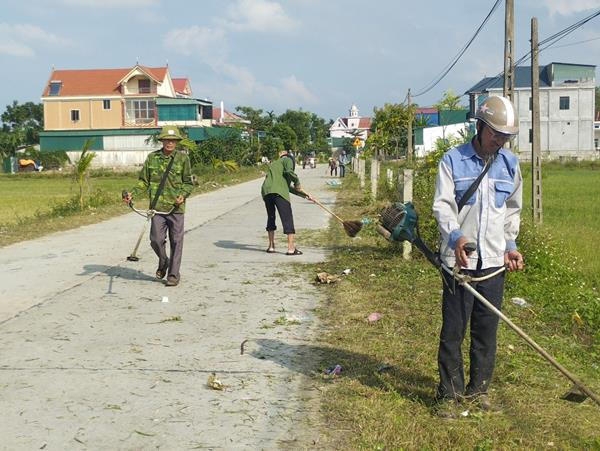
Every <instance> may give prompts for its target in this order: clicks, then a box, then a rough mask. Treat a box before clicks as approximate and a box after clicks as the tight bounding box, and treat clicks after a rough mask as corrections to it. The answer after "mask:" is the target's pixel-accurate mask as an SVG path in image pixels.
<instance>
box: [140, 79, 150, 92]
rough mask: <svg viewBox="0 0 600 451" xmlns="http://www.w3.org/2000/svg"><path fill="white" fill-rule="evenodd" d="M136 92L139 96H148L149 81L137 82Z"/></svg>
mask: <svg viewBox="0 0 600 451" xmlns="http://www.w3.org/2000/svg"><path fill="white" fill-rule="evenodd" d="M138 92H139V93H140V94H150V80H148V79H144V80H138Z"/></svg>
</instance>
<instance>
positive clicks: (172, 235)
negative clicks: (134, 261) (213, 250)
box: [150, 213, 184, 279]
mask: <svg viewBox="0 0 600 451" xmlns="http://www.w3.org/2000/svg"><path fill="white" fill-rule="evenodd" d="M167 232H168V234H169V248H170V251H171V252H170V256H167V249H166V244H167ZM183 233H184V227H183V214H181V213H171V214H169V215H155V216H154V217H152V223H151V225H150V245H151V246H152V249H154V253H155V254H156V255H157V256H158V266H159V267H160V266H162V265H164V263H165V262H166V260H167V257H169V259H170V263H169V271H168V273H167V275H169V276H175V277H177V279H179V267H180V266H181V256H182V254H183Z"/></svg>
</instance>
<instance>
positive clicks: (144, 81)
mask: <svg viewBox="0 0 600 451" xmlns="http://www.w3.org/2000/svg"><path fill="white" fill-rule="evenodd" d="M42 104H43V107H44V131H43V132H41V133H40V150H41V151H42V152H44V151H55V150H63V151H66V152H67V153H68V154H69V156H70V157H76V156H77V154H78V153H79V152H81V149H82V148H83V146H84V144H85V142H86V141H88V140H91V141H92V145H91V148H90V150H93V151H96V153H97V155H98V156H99V158H98V157H97V158H95V159H94V164H95V165H102V166H131V165H139V164H142V163H143V161H144V159H145V157H146V155H147V154H148V153H149V152H150V151H152V150H154V149H155V148H156V146H157V145H156V144H153V143H152V141H151V140H148V138H149V137H150V136H151V135H154V134H156V133H157V132H158V131H159V130H160V128H161V127H162V126H164V125H177V126H179V127H180V128H182V129H183V130H184V132H185V133H186V134H187V136H188V137H189V138H190V139H193V140H195V141H201V140H203V139H206V138H207V137H208V136H214V134H215V132H216V130H215V131H211V130H208V129H209V128H212V127H211V126H212V119H213V111H212V109H213V107H212V102H210V101H208V100H202V99H194V98H193V97H192V89H191V85H190V82H189V80H188V79H187V78H172V77H171V74H170V71H169V67H168V66H164V67H147V66H142V65H139V64H136V65H135V66H134V67H131V68H122V69H76V70H71V69H54V70H53V71H52V73H51V74H50V77H49V79H48V82H47V84H46V86H45V87H44V91H43V93H42ZM71 159H72V160H73V158H71Z"/></svg>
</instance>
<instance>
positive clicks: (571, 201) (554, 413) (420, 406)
mask: <svg viewBox="0 0 600 451" xmlns="http://www.w3.org/2000/svg"><path fill="white" fill-rule="evenodd" d="M599 175H600V172H597V171H594V170H593V169H589V168H576V169H570V168H562V167H558V166H557V167H549V168H548V169H547V170H545V171H544V180H543V183H544V226H543V227H544V229H546V228H548V230H550V231H551V232H552V234H553V235H555V236H557V237H560V238H561V239H564V242H562V241H560V240H557V241H552V240H549V239H548V240H547V239H546V237H545V235H546V234H547V233H548V232H543V231H541V230H540V229H539V228H537V229H536V230H531V229H532V226H531V224H527V221H524V222H525V224H524V228H525V231H524V234H525V235H526V239H525V240H526V241H528V242H527V243H526V244H524V247H525V248H526V249H530V248H531V249H535V248H544V252H542V251H541V250H540V252H541V253H542V254H543V257H544V258H541V257H539V256H537V255H533V254H534V252H533V251H532V252H531V255H529V257H528V254H527V253H526V254H525V258H526V261H527V260H528V259H529V263H530V266H529V267H528V269H527V270H526V271H525V272H524V273H522V274H521V275H520V276H519V279H516V276H514V275H512V274H511V275H509V276H508V282H507V293H506V301H505V303H504V307H503V310H504V313H505V314H506V315H507V316H508V317H509V318H511V319H512V320H513V321H514V322H515V323H516V324H517V325H519V326H520V327H522V328H523V329H524V330H525V331H526V333H527V334H528V335H530V336H531V337H532V338H533V339H534V340H535V341H536V342H537V343H538V344H539V345H540V346H542V347H543V348H544V349H545V350H546V351H547V352H549V353H550V355H552V356H553V357H554V358H556V359H557V360H558V361H559V362H561V363H562V364H563V365H564V366H565V367H567V368H568V369H569V370H570V371H571V372H573V373H574V374H576V375H578V377H580V378H581V379H582V380H583V381H584V382H585V383H586V385H587V386H588V387H589V388H591V389H592V390H593V391H595V392H596V393H600V344H599V343H598V339H597V338H595V336H594V331H593V330H589V328H588V329H585V330H583V331H582V329H580V327H581V326H580V325H579V323H578V322H576V321H573V319H572V316H571V315H572V310H571V309H573V308H575V309H578V308H581V309H583V308H585V306H582V305H580V304H576V302H578V299H577V296H571V298H570V299H569V300H568V302H569V303H575V304H574V305H572V304H569V303H567V301H566V300H565V299H563V296H564V297H565V298H566V297H567V295H569V294H570V293H568V291H569V290H573V289H575V288H576V287H575V286H573V287H568V286H567V287H563V286H560V287H559V286H556V285H557V284H564V283H563V282H564V280H565V279H564V278H561V275H562V274H563V273H564V272H566V269H563V265H564V266H567V265H571V266H575V268H572V269H574V270H575V272H574V273H570V272H569V274H570V276H571V277H572V278H571V279H568V280H569V283H573V284H574V285H576V284H577V283H579V282H581V281H582V280H586V281H588V280H593V279H594V274H597V273H598V265H599V262H598V259H597V258H595V256H594V255H593V254H594V251H593V250H592V251H589V250H588V246H589V243H593V242H594V241H596V240H597V239H598V238H600V237H599V236H598V235H599V232H598V230H597V229H596V228H595V227H594V221H595V218H597V217H598V216H597V207H596V205H595V204H594V201H595V199H597V195H598V184H597V183H596V180H597V179H598V176H599ZM527 180H528V179H527ZM526 183H527V182H526ZM527 202H528V201H527V200H526V203H527ZM337 206H338V207H337V211H338V213H339V214H340V215H341V216H342V217H344V218H361V217H370V218H375V217H376V216H377V213H378V212H379V211H380V209H381V206H382V203H381V202H377V203H372V202H370V201H369V200H368V195H365V193H364V192H361V190H360V189H359V187H358V182H357V180H356V178H355V177H354V176H350V177H346V179H345V181H344V186H343V188H342V191H341V192H340V193H339V195H338V203H337ZM594 212H595V213H594ZM527 214H530V212H529V213H528V212H525V213H524V216H526V215H527ZM338 227H339V224H333V229H332V230H330V231H328V232H327V233H326V234H323V235H321V236H313V237H311V239H313V240H315V242H319V243H321V245H329V246H331V248H332V251H333V255H332V257H331V259H330V260H329V261H328V262H327V263H326V264H320V265H315V266H314V267H312V268H311V269H312V270H313V271H315V272H316V271H325V272H328V273H331V274H341V273H342V271H344V270H346V269H349V270H350V274H348V275H347V276H343V278H342V281H341V282H339V283H337V284H331V285H324V286H322V288H321V289H322V290H323V291H325V292H326V295H327V297H328V301H327V303H326V304H325V305H324V306H323V307H322V308H321V309H320V311H319V313H320V317H321V319H322V321H323V324H324V326H325V328H326V333H325V334H323V336H322V337H321V340H323V342H324V343H323V344H322V345H321V346H319V351H322V352H323V355H324V357H323V360H322V361H321V367H322V368H327V367H329V366H332V365H334V364H340V365H341V366H342V367H343V371H342V375H341V376H340V377H336V378H333V379H332V378H329V377H326V376H322V381H321V385H322V387H321V390H322V393H324V395H323V401H322V408H323V415H324V418H326V419H327V420H326V421H327V425H326V427H325V428H324V429H325V430H326V431H328V434H329V435H330V436H331V437H330V438H331V439H332V440H333V441H334V443H335V445H334V447H335V448H336V449H374V450H396V449H398V450H400V449H424V450H437V449H471V450H492V449H515V450H516V449H519V450H520V449H595V450H598V449H600V428H599V427H598V425H600V406H598V405H596V404H594V403H593V402H592V401H591V400H589V399H588V400H587V401H585V402H584V403H582V404H576V403H571V402H567V401H564V400H561V399H560V396H561V395H563V394H564V393H565V392H566V391H567V390H568V389H569V388H570V387H571V383H570V381H569V380H568V379H567V378H565V377H564V376H563V375H562V374H560V373H559V372H558V371H557V370H556V369H555V368H554V367H552V366H551V365H550V364H549V363H548V362H547V361H546V360H544V359H543V358H542V357H541V356H540V355H539V354H537V353H536V352H535V351H533V350H532V349H530V348H529V347H528V345H527V344H526V343H525V341H524V340H522V339H521V338H520V337H519V336H518V335H517V334H515V332H514V331H512V330H511V329H510V328H508V327H507V326H506V325H501V327H500V330H499V336H498V356H497V365H496V371H495V375H494V380H493V382H492V384H491V391H490V395H491V399H492V401H493V402H494V404H495V405H496V406H498V407H499V408H500V411H498V412H483V411H480V410H478V409H476V408H473V406H470V405H468V404H465V405H464V407H463V409H461V410H462V411H463V413H464V416H463V417H460V419H458V420H443V419H440V418H438V417H437V416H436V415H435V414H434V399H433V395H434V392H435V387H436V384H437V378H438V376H437V360H436V359H437V345H438V336H439V330H440V327H441V310H440V299H441V282H440V277H439V274H438V273H437V271H436V270H435V269H434V268H433V267H432V266H431V265H430V264H429V263H427V262H426V261H425V260H424V259H423V258H422V257H420V256H419V255H417V253H415V256H414V259H413V260H411V261H405V260H404V259H403V258H402V257H401V247H400V246H399V245H398V244H395V243H389V242H387V241H385V240H384V239H383V238H381V237H380V236H379V235H378V234H377V233H376V231H375V227H374V225H373V224H370V225H368V226H366V227H365V229H364V230H363V231H362V232H361V233H360V235H359V237H358V238H355V239H351V238H348V237H345V236H344V235H343V234H341V233H339V230H337V228H338ZM303 235H304V234H300V236H301V237H302V236H303ZM554 246H558V248H557V249H554V248H553V247H554ZM548 249H549V250H548ZM570 252H573V253H575V254H577V256H578V259H579V260H582V261H583V260H584V259H585V262H582V263H581V264H579V265H572V261H573V260H572V256H571V255H570ZM588 252H589V253H588ZM584 255H585V256H586V257H584ZM588 255H589V256H588ZM579 260H578V261H579ZM590 272H594V274H591V273H590ZM525 289H528V290H529V291H528V292H527V293H528V295H527V296H526V297H527V300H528V302H529V306H528V307H527V308H523V307H519V306H517V305H515V304H513V303H511V302H510V299H511V297H512V296H518V295H521V294H522V290H525ZM561 290H562V291H561ZM557 292H559V293H560V294H559V295H558V296H557V295H556V294H557ZM592 296H596V299H597V291H592ZM572 298H575V299H572ZM588 299H589V298H582V299H579V302H582V303H587V302H588ZM563 304H567V307H565V306H564V305H563ZM597 305H598V307H597V310H598V309H600V304H597ZM582 311H583V310H582ZM372 312H378V313H381V314H382V315H383V317H382V319H381V320H379V321H378V322H376V323H373V324H370V323H368V322H367V320H366V318H367V316H368V315H369V314H370V313H372ZM589 318H593V317H592V316H589ZM599 336H600V335H599ZM464 349H468V340H467V343H465V348H464ZM465 359H466V365H467V367H468V355H465Z"/></svg>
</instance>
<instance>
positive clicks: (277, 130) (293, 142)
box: [270, 122, 298, 150]
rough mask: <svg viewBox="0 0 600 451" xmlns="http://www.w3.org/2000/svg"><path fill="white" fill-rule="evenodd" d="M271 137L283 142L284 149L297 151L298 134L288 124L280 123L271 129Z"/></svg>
mask: <svg viewBox="0 0 600 451" xmlns="http://www.w3.org/2000/svg"><path fill="white" fill-rule="evenodd" d="M270 135H271V136H273V137H274V138H278V139H279V140H281V142H282V144H283V147H284V149H287V150H290V149H291V150H296V149H297V148H298V137H297V136H296V132H295V131H294V129H293V128H292V127H290V126H289V125H288V124H285V123H280V122H278V123H277V124H275V125H274V126H273V127H272V128H271V133H270Z"/></svg>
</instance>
